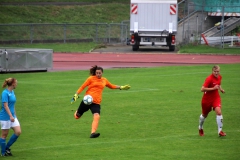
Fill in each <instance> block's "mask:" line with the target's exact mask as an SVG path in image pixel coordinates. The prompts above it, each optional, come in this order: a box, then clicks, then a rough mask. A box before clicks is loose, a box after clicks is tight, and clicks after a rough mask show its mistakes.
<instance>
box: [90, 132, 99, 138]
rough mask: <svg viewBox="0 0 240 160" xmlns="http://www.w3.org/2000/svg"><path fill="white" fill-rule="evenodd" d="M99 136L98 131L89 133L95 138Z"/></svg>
mask: <svg viewBox="0 0 240 160" xmlns="http://www.w3.org/2000/svg"><path fill="white" fill-rule="evenodd" d="M99 136H100V133H92V134H91V135H90V138H97V137H99Z"/></svg>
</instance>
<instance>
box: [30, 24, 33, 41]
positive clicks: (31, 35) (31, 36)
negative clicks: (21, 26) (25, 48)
mask: <svg viewBox="0 0 240 160" xmlns="http://www.w3.org/2000/svg"><path fill="white" fill-rule="evenodd" d="M30 27H31V28H30V42H31V44H32V42H33V24H31V25H30Z"/></svg>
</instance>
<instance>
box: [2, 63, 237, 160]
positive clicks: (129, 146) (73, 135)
mask: <svg viewBox="0 0 240 160" xmlns="http://www.w3.org/2000/svg"><path fill="white" fill-rule="evenodd" d="M220 67H221V75H222V76H223V79H222V88H223V89H224V90H225V91H226V93H225V94H221V97H222V113H223V119H224V123H223V131H224V132H226V133H227V136H226V137H218V134H217V124H216V116H215V113H214V112H211V113H210V114H209V116H208V118H207V119H206V121H205V123H204V131H205V136H204V137H200V136H199V135H198V119H199V115H200V114H201V103H200V102H201V97H202V94H203V93H202V92H200V88H201V86H202V84H203V82H204V80H205V78H206V77H207V76H208V75H209V74H211V68H212V65H199V66H171V67H156V68H122V69H106V70H104V74H103V76H104V77H106V78H107V79H108V80H109V81H110V82H111V83H113V84H117V85H125V84H130V85H131V89H130V90H127V91H124V90H111V89H108V88H106V89H105V90H104V91H103V101H102V104H101V118H100V123H99V128H98V132H100V133H101V135H100V137H99V138H96V139H90V138H89V136H90V131H91V123H92V115H91V112H90V111H88V112H86V113H85V114H84V115H83V116H82V117H81V118H80V119H79V120H76V119H74V117H73V113H74V112H75V111H76V109H77V108H78V105H79V103H80V101H81V98H82V97H83V94H84V93H81V94H80V96H81V98H80V99H78V100H77V102H75V103H74V104H70V100H71V98H72V96H73V95H74V93H75V92H76V90H77V89H78V87H79V86H80V85H81V84H82V83H83V82H84V81H85V79H86V78H87V77H88V75H89V71H67V72H40V73H8V74H0V80H1V81H2V82H3V81H4V79H6V78H8V77H15V78H17V80H18V86H17V89H15V94H16V96H17V103H16V112H17V115H18V119H19V121H20V124H21V128H22V134H21V136H20V137H19V139H18V141H17V142H16V143H15V144H14V145H13V146H12V147H11V149H12V154H13V155H14V156H13V157H7V159H17V160H33V159H34V160H43V159H44V160H55V159H57V160H67V159H69V160H70V159H71V160H78V159H83V160H125V159H126V160H160V159H161V160H171V159H174V160H175V159H177V160H186V159H189V160H203V159H205V160H216V159H217V160H238V159H240V152H239V151H240V145H239V144H240V128H239V122H240V116H239V115H240V109H239V107H240V101H239V99H240V72H239V68H240V64H231V65H226V64H224V65H220ZM11 133H12V131H11ZM11 133H10V134H9V136H8V138H9V137H10V135H11Z"/></svg>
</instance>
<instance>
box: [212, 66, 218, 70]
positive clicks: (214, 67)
mask: <svg viewBox="0 0 240 160" xmlns="http://www.w3.org/2000/svg"><path fill="white" fill-rule="evenodd" d="M214 69H220V66H219V65H214V66H213V68H212V70H214Z"/></svg>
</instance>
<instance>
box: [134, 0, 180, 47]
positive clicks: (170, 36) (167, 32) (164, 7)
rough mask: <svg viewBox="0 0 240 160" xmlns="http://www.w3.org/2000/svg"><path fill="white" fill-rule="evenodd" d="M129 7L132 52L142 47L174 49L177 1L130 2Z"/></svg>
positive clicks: (142, 0) (140, 0)
mask: <svg viewBox="0 0 240 160" xmlns="http://www.w3.org/2000/svg"><path fill="white" fill-rule="evenodd" d="M130 7H131V8H130V35H131V42H130V44H131V45H133V50H138V48H139V46H142V45H160V46H169V49H170V50H173V49H174V48H175V35H176V34H177V19H178V16H177V15H178V13H177V0H131V6H130ZM173 42H174V43H173Z"/></svg>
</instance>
